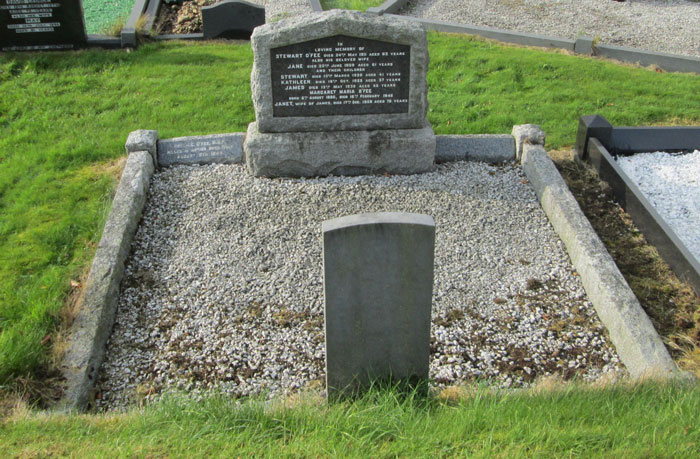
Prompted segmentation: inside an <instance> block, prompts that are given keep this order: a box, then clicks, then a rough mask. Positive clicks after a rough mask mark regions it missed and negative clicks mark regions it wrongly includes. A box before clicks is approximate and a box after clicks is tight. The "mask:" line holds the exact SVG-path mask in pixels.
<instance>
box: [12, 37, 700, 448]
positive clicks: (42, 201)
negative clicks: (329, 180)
mask: <svg viewBox="0 0 700 459" xmlns="http://www.w3.org/2000/svg"><path fill="white" fill-rule="evenodd" d="M429 41H430V54H431V63H430V70H429V73H428V80H429V81H428V83H429V87H430V92H429V96H428V97H429V102H430V108H429V113H428V118H429V119H430V121H431V123H432V125H433V127H434V129H435V131H436V133H438V134H454V133H459V134H470V133H509V132H510V131H511V128H512V126H513V124H522V123H535V124H540V125H542V127H543V128H544V130H545V131H546V132H547V136H548V147H549V148H561V147H565V146H568V145H571V144H573V142H574V138H575V134H576V128H577V125H578V117H579V116H581V115H584V114H594V113H597V114H601V115H604V116H605V117H606V118H608V120H610V121H611V122H612V123H613V124H615V125H643V124H676V123H678V122H691V123H694V124H700V102H698V99H697V97H694V95H696V94H700V78H699V77H698V76H697V75H684V74H668V73H657V72H654V71H650V70H648V69H638V68H633V67H630V66H622V65H617V64H613V63H610V62H604V61H600V60H594V59H590V58H586V57H581V56H571V55H567V54H563V53H558V52H544V51H541V50H534V49H525V48H517V47H509V46H499V45H495V44H492V43H489V42H485V41H481V40H477V39H473V38H469V37H459V36H453V35H445V34H430V35H429ZM251 64H252V52H251V49H250V46H249V44H248V43H245V42H240V43H236V44H212V43H173V42H169V43H159V44H149V45H145V46H142V47H141V48H139V49H138V50H136V51H133V52H131V53H126V52H124V51H102V50H95V51H80V52H64V53H43V54H32V53H27V54H10V53H7V54H2V55H0V93H1V94H2V98H0V384H4V385H5V386H7V387H14V385H15V383H16V382H17V381H19V380H20V378H22V379H38V380H41V379H42V378H46V377H47V376H48V375H50V374H51V369H52V367H53V365H52V352H53V351H52V350H56V348H55V346H54V343H57V342H60V339H59V337H58V336H57V334H58V330H59V329H60V325H61V320H62V319H61V311H62V310H63V309H64V305H65V304H66V303H67V299H68V298H69V297H70V294H71V293H72V292H73V291H74V290H75V289H76V288H77V287H78V286H79V284H80V279H81V275H82V274H84V273H85V272H86V270H87V269H88V268H89V264H90V261H91V257H92V255H93V254H94V250H95V246H96V244H97V242H98V240H99V237H100V233H101V230H102V226H103V224H104V220H105V218H106V215H107V212H108V210H109V203H110V200H111V197H112V193H113V190H114V187H115V184H116V181H117V179H118V175H119V172H120V169H119V163H118V162H117V161H118V160H120V159H121V158H123V155H124V147H123V145H124V141H125V140H126V137H127V135H128V133H129V132H130V131H132V130H135V129H157V130H158V131H159V133H160V136H161V138H168V137H175V136H184V135H195V134H211V133H221V132H241V131H245V129H246V126H247V124H248V123H249V122H251V121H253V119H254V114H253V109H252V102H251V95H250V77H249V76H250V70H251ZM54 354H55V352H54ZM694 396H695V395H694ZM650 400H653V398H652V399H650ZM696 400H697V399H696ZM648 401H649V400H648ZM494 403H495V402H494ZM650 403H651V402H650ZM193 409H194V408H193ZM655 409H656V408H653V409H650V410H649V411H651V412H654V411H655ZM696 412H697V410H696ZM106 419H111V418H106ZM114 419H121V418H119V417H116V418H114ZM51 422H53V421H50V422H49V423H48V424H47V426H51V425H52V424H51ZM56 422H58V421H56ZM71 422H73V423H75V424H73V425H74V426H75V429H76V432H78V435H84V434H81V433H80V432H86V431H87V432H90V431H92V429H94V428H95V427H94V426H93V425H92V423H93V421H90V420H89V418H76V419H74V420H72V421H71ZM95 422H97V423H98V424H99V425H100V426H102V427H101V428H104V429H107V430H109V429H110V428H111V427H110V425H111V424H110V423H111V422H112V421H109V420H107V421H95ZM114 422H117V421H114ZM591 422H593V421H591ZM595 422H598V421H595ZM601 422H602V421H601ZM697 424H698V423H695V424H691V425H697ZM115 425H116V424H115ZM603 425H604V423H602V424H601V426H603ZM47 428H49V429H50V427H47ZM168 428H173V429H175V428H176V427H168ZM194 428H201V426H200V427H194ZM514 428H515V429H518V428H519V429H525V430H527V429H529V428H530V427H529V426H527V425H520V426H519V427H517V426H516V427H514ZM600 428H601V429H602V428H603V427H600ZM81 429H82V430H81ZM591 429H592V431H591V432H592V433H590V439H591V440H590V441H594V440H595V438H597V437H596V435H599V433H597V432H595V429H593V428H591ZM205 430H206V429H205ZM632 433H635V432H634V431H632ZM203 435H204V437H206V434H203ZM221 435H223V434H221ZM562 435H565V432H564V433H562ZM600 435H603V434H600ZM674 435H675V434H674ZM678 435H680V433H678ZM46 438H50V436H48V437H46ZM183 438H186V437H183ZM488 438H491V437H483V440H484V441H485V442H486V441H487V440H488ZM586 438H589V437H586ZM602 438H603V440H601V441H602V442H603V444H609V445H611V447H615V445H616V443H609V442H608V440H605V438H606V437H605V436H604V435H603V436H602ZM631 438H637V437H635V436H634V435H633V436H632V437H631ZM678 438H681V437H678ZM545 440H546V438H545ZM553 441H554V440H553ZM557 441H558V440H557ZM586 441H588V440H586ZM583 443H584V444H587V443H586V442H585V441H584V442H583ZM630 443H631V444H634V442H630ZM485 444H486V443H485ZM695 444H697V442H695ZM464 451H468V450H464ZM497 451H501V450H500V449H499V450H497ZM504 451H510V450H504ZM513 451H515V452H527V451H528V450H513ZM534 451H536V450H534ZM611 451H612V450H611ZM637 451H639V450H637ZM650 451H652V453H653V452H654V451H660V452H661V454H662V455H663V452H664V450H663V449H659V450H657V449H651V450H650ZM137 454H138V453H137Z"/></svg>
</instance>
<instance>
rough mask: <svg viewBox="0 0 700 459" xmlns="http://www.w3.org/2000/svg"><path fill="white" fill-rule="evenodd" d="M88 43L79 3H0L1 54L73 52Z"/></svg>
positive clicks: (23, 0) (51, 0) (59, 0)
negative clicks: (53, 51) (2, 52)
mask: <svg viewBox="0 0 700 459" xmlns="http://www.w3.org/2000/svg"><path fill="white" fill-rule="evenodd" d="M85 41H86V35H85V23H84V21H83V7H82V5H81V3H80V0H0V46H1V47H2V48H0V49H1V50H2V51H42V50H58V49H73V48H76V47H79V46H80V45H83V44H84V43H85Z"/></svg>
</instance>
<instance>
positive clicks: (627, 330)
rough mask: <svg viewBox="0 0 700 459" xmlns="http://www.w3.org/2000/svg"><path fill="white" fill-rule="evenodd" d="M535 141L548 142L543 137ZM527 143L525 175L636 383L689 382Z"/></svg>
mask: <svg viewBox="0 0 700 459" xmlns="http://www.w3.org/2000/svg"><path fill="white" fill-rule="evenodd" d="M516 127H517V126H516ZM514 131H515V128H514ZM531 138H532V137H531ZM536 138H542V139H544V134H542V136H540V137H536ZM522 139H523V140H522V141H520V142H519V141H518V138H517V137H516V143H519V145H517V147H516V149H517V151H521V152H522V156H521V164H522V166H523V171H524V172H525V175H526V176H527V178H528V180H529V181H530V183H531V184H532V186H533V188H534V189H535V192H536V194H537V197H538V198H539V200H540V204H541V206H542V208H543V209H544V211H545V213H546V214H547V217H548V218H549V220H550V222H551V223H552V226H553V227H554V229H555V231H556V232H557V234H558V235H559V237H560V238H561V240H562V242H564V245H565V246H566V249H567V252H568V253H569V257H570V258H571V262H572V264H573V266H574V268H575V269H576V270H577V272H578V273H579V275H580V276H581V281H582V283H583V286H584V288H585V290H586V293H587V295H588V298H589V299H590V301H591V302H592V303H593V306H594V307H595V309H596V312H597V313H598V317H599V318H600V320H601V322H602V323H603V325H605V327H606V329H607V330H608V334H609V336H610V340H611V341H612V343H613V345H614V346H615V349H616V350H617V354H618V356H619V357H620V360H621V361H622V363H623V364H624V365H625V367H626V368H627V370H628V371H629V373H630V376H631V377H632V378H635V379H639V378H657V379H670V378H688V377H689V374H688V373H686V372H683V371H680V370H679V369H678V367H677V366H676V364H675V362H674V361H673V359H672V358H671V356H670V354H669V353H668V350H667V349H666V347H665V346H664V343H663V342H662V341H661V338H660V337H659V334H658V333H657V332H656V329H655V328H654V326H653V325H652V323H651V321H650V320H649V317H648V316H647V315H646V313H645V312H644V310H643V309H642V306H641V305H640V304H639V300H638V299H637V297H636V296H635V295H634V293H633V292H632V290H631V289H630V287H629V285H628V284H627V281H625V278H624V277H623V276H622V273H621V272H620V270H619V269H618V267H617V265H616V264H615V261H614V260H613V259H612V257H611V256H610V254H609V253H608V251H607V249H606V248H605V246H604V245H603V242H602V241H601V240H600V238H599V237H598V234H597V233H596V232H595V230H594V229H593V227H592V226H591V224H590V222H589V221H588V219H587V218H586V217H585V215H584V214H583V212H582V211H581V209H580V207H579V206H578V203H577V202H576V199H575V198H574V196H573V195H572V194H571V191H569V188H568V187H567V185H566V183H565V182H564V179H563V178H562V177H561V175H560V174H559V171H558V170H557V168H556V167H555V165H554V162H553V161H552V160H551V159H550V158H549V156H548V155H547V152H546V151H545V149H544V146H543V144H540V143H536V142H526V141H524V139H525V138H522Z"/></svg>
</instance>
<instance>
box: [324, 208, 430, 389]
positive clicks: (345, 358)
mask: <svg viewBox="0 0 700 459" xmlns="http://www.w3.org/2000/svg"><path fill="white" fill-rule="evenodd" d="M322 230H323V265H324V291H325V330H326V385H327V389H328V396H329V398H334V397H336V396H339V395H343V394H345V393H351V392H353V391H355V390H356V389H361V388H363V387H365V386H367V385H368V384H370V383H371V382H373V381H377V380H380V381H381V380H386V379H391V380H392V381H397V380H407V381H409V382H418V381H421V380H426V379H427V378H428V369H429V358H430V308H431V302H432V291H433V260H434V248H435V222H434V221H433V218H432V217H430V216H428V215H420V214H409V213H401V212H385V213H374V214H360V215H351V216H347V217H341V218H336V219H333V220H328V221H324V222H323V223H322Z"/></svg>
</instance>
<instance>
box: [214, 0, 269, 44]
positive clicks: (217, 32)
mask: <svg viewBox="0 0 700 459" xmlns="http://www.w3.org/2000/svg"><path fill="white" fill-rule="evenodd" d="M263 24H265V8H263V7H262V6H259V5H255V4H253V3H250V2H245V1H241V0H222V1H220V2H218V3H215V4H214V5H211V6H203V7H202V27H203V30H202V32H203V33H204V38H207V39H209V38H245V39H249V38H250V35H251V34H252V33H253V29H254V28H256V27H257V26H260V25H263Z"/></svg>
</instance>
